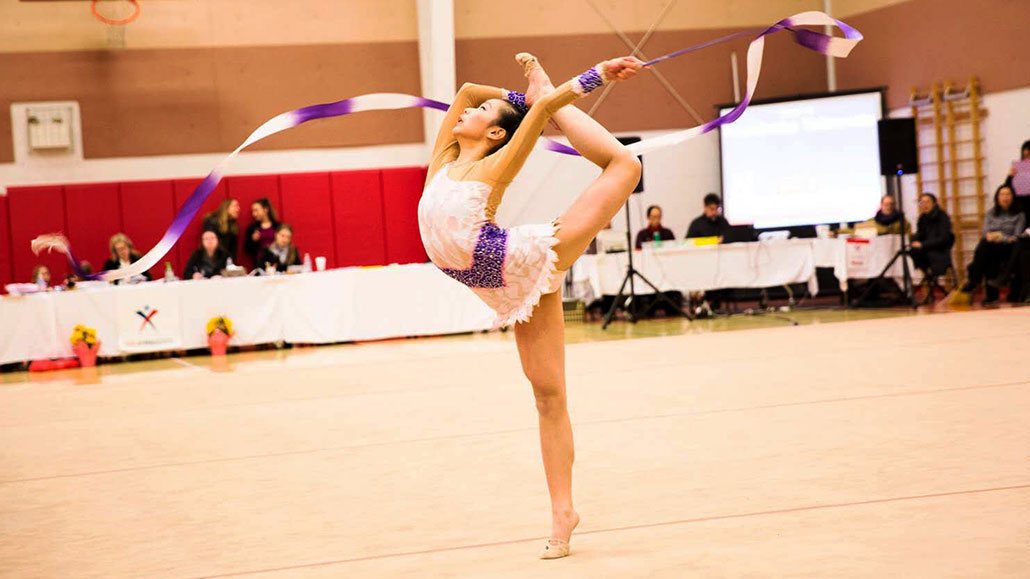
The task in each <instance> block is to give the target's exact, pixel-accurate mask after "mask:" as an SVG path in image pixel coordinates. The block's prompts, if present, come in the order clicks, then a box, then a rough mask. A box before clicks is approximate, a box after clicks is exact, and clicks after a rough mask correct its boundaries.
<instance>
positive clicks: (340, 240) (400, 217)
mask: <svg viewBox="0 0 1030 579" xmlns="http://www.w3.org/2000/svg"><path fill="white" fill-rule="evenodd" d="M425 176H426V170H425V169H424V168H420V167H409V168H400V169H383V170H363V171H337V172H334V173H331V174H330V173H304V174H287V175H255V176H239V177H229V178H227V179H225V180H224V181H223V182H222V183H220V184H219V185H218V187H217V188H216V189H215V190H214V192H213V193H212V194H211V196H210V197H208V199H207V200H206V201H205V202H204V204H203V206H202V207H201V209H200V211H199V212H198V213H197V215H196V217H195V218H194V219H193V220H192V221H191V222H190V224H189V226H188V227H187V228H186V232H185V233H184V234H183V236H182V238H181V239H180V240H179V242H178V243H177V244H176V247H174V248H173V249H172V250H171V251H170V252H169V254H168V255H167V256H165V257H164V258H163V259H162V260H161V261H160V262H159V263H158V264H157V265H156V266H154V268H152V269H151V270H150V272H151V275H153V276H154V278H155V279H157V278H160V277H161V276H163V275H164V265H165V262H166V261H167V262H171V263H172V267H173V269H174V270H175V272H176V275H178V274H180V273H181V271H182V267H183V265H184V264H185V263H186V260H187V259H188V258H189V255H190V254H191V253H193V250H195V249H196V248H197V247H198V246H199V244H200V232H201V228H202V225H201V223H202V220H203V217H204V214H206V213H208V212H210V211H214V210H215V209H217V208H218V205H219V204H220V203H221V202H222V201H224V200H225V199H226V198H228V197H231V198H233V199H237V200H238V201H239V202H240V246H241V249H242V243H243V234H244V231H245V230H246V227H247V225H248V224H249V223H250V222H251V218H250V205H251V203H253V201H254V200H256V199H258V198H261V197H268V198H269V199H270V200H271V201H272V204H273V205H274V206H275V209H276V211H277V212H278V213H279V218H280V220H282V221H285V222H287V223H289V224H291V225H292V226H293V227H294V230H295V232H296V234H295V236H294V239H295V243H296V244H297V247H298V248H300V250H301V252H302V254H303V253H310V254H311V256H312V258H314V257H317V256H319V255H324V256H325V257H326V261H327V264H328V266H329V267H348V266H361V265H385V264H389V263H424V262H425V261H427V258H426V253H425V250H424V249H423V248H422V241H421V239H420V237H419V233H418V201H419V198H420V197H421V195H422V186H423V183H424V181H425ZM200 182H201V180H200V179H176V180H161V181H134V182H125V183H98V184H86V185H67V186H64V185H56V186H45V187H11V188H9V190H8V191H9V192H8V195H7V197H0V282H2V283H0V287H2V285H3V284H6V283H10V282H12V281H14V282H30V281H33V280H30V279H29V278H30V277H31V274H32V268H33V266H35V265H36V264H38V263H42V264H44V265H47V266H49V267H50V270H51V273H52V281H53V282H54V283H61V282H62V281H63V279H64V276H65V274H66V273H67V272H68V270H69V268H68V265H67V261H66V258H65V257H64V255H63V254H49V255H42V256H39V257H37V256H35V255H34V254H33V253H32V251H31V249H30V242H31V241H32V239H33V238H35V237H36V236H37V235H40V234H42V233H53V232H62V233H65V234H67V235H68V237H69V239H70V240H71V243H72V247H73V248H74V249H75V251H76V255H77V256H78V257H79V258H80V259H85V260H87V261H89V262H90V263H91V264H92V265H93V268H94V270H95V271H99V270H100V268H101V266H102V265H103V262H104V261H105V260H106V259H107V258H108V254H109V251H108V247H107V243H108V240H109V239H110V237H111V236H112V235H114V234H115V233H118V232H119V231H121V232H123V233H125V234H126V235H128V236H129V238H131V239H132V241H133V243H134V244H135V246H136V250H137V251H139V252H140V253H146V252H147V251H148V250H149V249H150V248H151V247H153V246H154V245H155V244H156V243H157V242H158V240H160V239H161V237H162V236H163V235H164V233H165V230H166V229H167V228H168V226H169V225H170V224H171V221H172V217H173V216H174V215H175V213H176V212H177V211H178V209H179V207H181V206H182V204H183V202H184V201H185V200H186V199H187V198H188V197H189V195H190V194H191V193H192V192H193V189H194V187H196V186H197V184H199V183H200ZM240 256H241V258H242V251H240ZM241 261H242V263H243V264H245V265H247V266H250V265H251V264H250V263H249V260H248V259H245V258H244V259H242V260H241Z"/></svg>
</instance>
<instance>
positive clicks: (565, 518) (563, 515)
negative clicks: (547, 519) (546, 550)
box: [551, 510, 579, 543]
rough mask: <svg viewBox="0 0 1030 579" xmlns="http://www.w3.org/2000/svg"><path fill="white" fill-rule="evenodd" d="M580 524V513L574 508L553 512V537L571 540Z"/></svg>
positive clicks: (566, 540)
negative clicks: (573, 532)
mask: <svg viewBox="0 0 1030 579" xmlns="http://www.w3.org/2000/svg"><path fill="white" fill-rule="evenodd" d="M577 525H579V513H577V512H576V511H573V510H568V511H562V512H554V513H551V538H552V539H558V540H560V541H564V542H566V543H568V542H569V539H570V538H571V537H572V531H574V530H576V526H577Z"/></svg>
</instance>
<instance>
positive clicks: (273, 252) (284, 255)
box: [258, 223, 301, 272]
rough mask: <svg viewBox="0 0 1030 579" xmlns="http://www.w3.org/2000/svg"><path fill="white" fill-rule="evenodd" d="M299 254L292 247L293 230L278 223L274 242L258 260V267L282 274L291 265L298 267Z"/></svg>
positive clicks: (293, 246)
mask: <svg viewBox="0 0 1030 579" xmlns="http://www.w3.org/2000/svg"><path fill="white" fill-rule="evenodd" d="M300 264H301V261H300V252H299V251H298V250H297V246H295V245H293V228H292V227H290V226H289V225H287V224H285V223H280V224H279V226H278V227H276V228H275V242H274V243H272V245H269V246H268V247H266V248H265V249H264V250H263V251H262V252H261V255H260V257H259V258H258V267H260V268H261V269H264V270H265V271H268V270H269V269H273V268H274V269H275V270H276V271H279V272H284V271H286V270H287V269H289V267H290V266H291V265H300Z"/></svg>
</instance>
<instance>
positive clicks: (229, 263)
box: [225, 257, 233, 269]
mask: <svg viewBox="0 0 1030 579" xmlns="http://www.w3.org/2000/svg"><path fill="white" fill-rule="evenodd" d="M232 268H233V263H232V258H231V257H227V258H225V269H232Z"/></svg>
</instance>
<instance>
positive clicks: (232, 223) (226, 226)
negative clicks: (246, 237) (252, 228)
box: [204, 199, 240, 261]
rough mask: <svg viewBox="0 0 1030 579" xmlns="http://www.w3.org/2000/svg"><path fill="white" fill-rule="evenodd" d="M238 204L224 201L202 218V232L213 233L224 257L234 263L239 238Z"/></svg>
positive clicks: (235, 201)
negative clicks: (223, 252) (227, 257)
mask: <svg viewBox="0 0 1030 579" xmlns="http://www.w3.org/2000/svg"><path fill="white" fill-rule="evenodd" d="M239 218H240V202H239V201H237V200H235V199H226V200H225V201H222V204H221V205H219V206H218V209H216V210H214V211H212V212H211V213H208V214H207V215H205V216H204V231H214V232H215V235H216V236H217V237H218V245H220V246H221V247H222V249H224V250H225V252H226V255H228V256H229V257H231V258H232V259H233V261H236V244H237V243H239V238H240V226H239V222H238V220H239Z"/></svg>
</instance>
